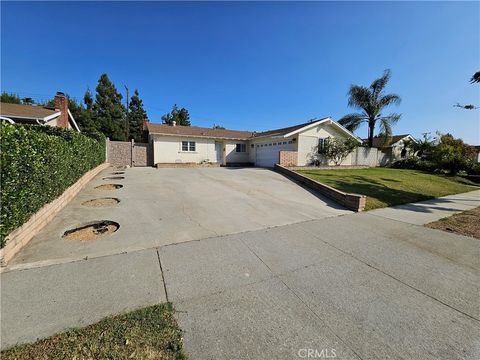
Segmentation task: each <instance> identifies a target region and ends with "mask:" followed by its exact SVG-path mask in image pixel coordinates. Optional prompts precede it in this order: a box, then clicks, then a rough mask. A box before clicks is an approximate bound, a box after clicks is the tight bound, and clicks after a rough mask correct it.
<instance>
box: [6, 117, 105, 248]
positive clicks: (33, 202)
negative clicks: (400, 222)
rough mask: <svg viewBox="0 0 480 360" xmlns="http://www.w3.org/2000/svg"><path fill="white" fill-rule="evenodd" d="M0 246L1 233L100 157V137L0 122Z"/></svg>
mask: <svg viewBox="0 0 480 360" xmlns="http://www.w3.org/2000/svg"><path fill="white" fill-rule="evenodd" d="M0 134H1V144H0V158H1V162H0V169H1V185H2V188H1V215H0V220H1V224H0V247H4V246H5V238H6V236H7V235H8V234H9V233H10V232H11V231H13V230H15V229H16V228H18V227H19V226H21V225H22V224H24V223H25V222H26V221H28V219H29V218H30V216H31V215H33V214H34V213H35V212H37V211H38V210H39V209H40V208H41V207H43V206H44V205H45V204H47V203H49V202H51V201H52V200H54V199H56V198H57V197H58V196H60V195H61V194H62V193H63V192H64V191H65V190H66V189H67V188H68V187H69V186H71V185H73V184H74V183H75V182H76V181H77V180H78V179H79V178H80V177H82V175H84V174H85V173H86V172H87V171H89V170H91V169H93V168H95V167H96V166H98V165H100V164H102V163H103V162H104V161H105V138H104V137H103V136H101V137H98V135H92V136H97V139H94V138H93V137H90V136H85V135H82V134H79V133H77V132H75V131H72V130H66V129H62V128H57V127H51V126H37V125H24V126H22V125H10V124H5V123H1V124H0Z"/></svg>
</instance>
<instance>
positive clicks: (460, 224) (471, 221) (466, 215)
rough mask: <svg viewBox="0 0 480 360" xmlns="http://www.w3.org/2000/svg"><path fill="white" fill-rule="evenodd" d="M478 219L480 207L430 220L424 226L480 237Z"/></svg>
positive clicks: (479, 217)
mask: <svg viewBox="0 0 480 360" xmlns="http://www.w3.org/2000/svg"><path fill="white" fill-rule="evenodd" d="M478 219H480V207H477V208H475V209H472V210H467V211H463V212H461V213H459V214H455V215H452V216H449V217H446V218H443V219H440V220H438V221H434V222H431V223H430V224H427V225H425V226H427V227H429V228H432V229H439V230H443V231H447V232H452V233H455V234H460V235H465V236H471V237H474V238H477V239H480V223H479V222H478Z"/></svg>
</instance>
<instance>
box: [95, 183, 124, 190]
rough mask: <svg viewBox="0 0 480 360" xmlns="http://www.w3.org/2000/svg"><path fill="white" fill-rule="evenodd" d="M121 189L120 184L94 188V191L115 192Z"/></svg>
mask: <svg viewBox="0 0 480 360" xmlns="http://www.w3.org/2000/svg"><path fill="white" fill-rule="evenodd" d="M122 187H123V185H120V184H104V185H99V186H96V187H95V189H96V190H117V189H121V188H122Z"/></svg>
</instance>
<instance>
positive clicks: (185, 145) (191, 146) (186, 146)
mask: <svg viewBox="0 0 480 360" xmlns="http://www.w3.org/2000/svg"><path fill="white" fill-rule="evenodd" d="M182 151H192V152H193V151H195V141H182Z"/></svg>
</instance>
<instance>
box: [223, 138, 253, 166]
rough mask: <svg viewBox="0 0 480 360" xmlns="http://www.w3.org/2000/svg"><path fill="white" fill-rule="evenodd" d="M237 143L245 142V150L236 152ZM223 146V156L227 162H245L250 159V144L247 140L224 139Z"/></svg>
mask: <svg viewBox="0 0 480 360" xmlns="http://www.w3.org/2000/svg"><path fill="white" fill-rule="evenodd" d="M237 144H246V147H247V151H246V152H244V153H237V152H236V148H237ZM223 148H224V149H225V158H226V161H227V163H247V162H249V161H250V160H249V153H250V144H249V143H248V142H247V141H240V140H238V141H235V140H225V141H224V145H223Z"/></svg>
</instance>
